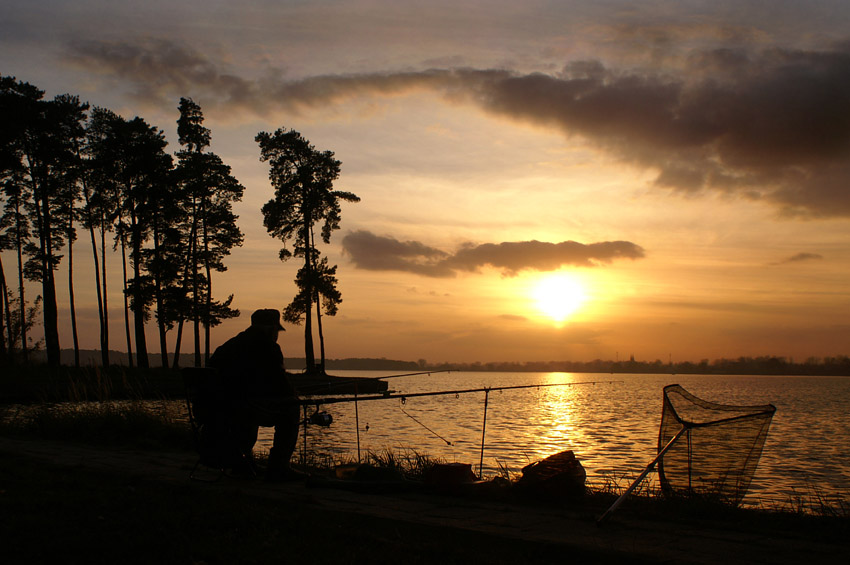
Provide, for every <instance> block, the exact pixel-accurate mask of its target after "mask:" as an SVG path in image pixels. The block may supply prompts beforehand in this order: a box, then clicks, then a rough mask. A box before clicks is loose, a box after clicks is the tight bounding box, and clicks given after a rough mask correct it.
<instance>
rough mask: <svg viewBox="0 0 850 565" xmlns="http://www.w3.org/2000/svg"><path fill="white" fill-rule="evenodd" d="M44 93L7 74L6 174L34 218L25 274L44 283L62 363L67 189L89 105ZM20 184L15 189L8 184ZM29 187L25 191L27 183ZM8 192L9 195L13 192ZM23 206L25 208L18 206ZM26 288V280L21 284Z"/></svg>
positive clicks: (54, 351) (51, 340)
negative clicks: (59, 288)
mask: <svg viewBox="0 0 850 565" xmlns="http://www.w3.org/2000/svg"><path fill="white" fill-rule="evenodd" d="M42 98H43V92H42V91H40V90H38V89H37V88H35V87H33V86H31V85H29V84H27V83H21V82H17V81H15V79H14V78H12V77H3V79H2V109H0V114H2V115H3V120H4V123H3V126H4V127H3V128H2V129H3V130H4V134H3V157H2V161H3V171H4V172H3V176H4V187H6V189H8V191H18V190H20V192H18V193H17V195H18V197H19V198H20V202H19V204H22V205H23V206H22V208H23V209H24V210H25V211H26V213H27V214H28V215H29V217H30V225H31V226H32V228H33V235H34V236H35V238H36V239H35V241H27V242H25V243H24V245H23V252H24V253H25V254H26V255H27V261H26V263H25V264H24V268H23V271H24V275H25V276H26V278H28V279H30V280H33V281H37V282H41V287H42V297H43V303H44V309H43V312H44V317H43V323H44V338H45V343H46V346H47V361H48V364H50V365H59V362H60V359H59V329H58V309H57V302H56V284H55V280H54V271H55V270H56V268H57V266H58V265H59V261H60V260H61V258H62V256H61V255H59V251H60V249H61V248H62V246H63V245H64V237H65V229H66V225H67V221H66V218H65V216H66V215H67V207H66V206H64V203H65V202H66V201H67V197H66V193H67V191H68V190H71V187H72V186H73V185H74V184H75V180H74V179H73V175H74V174H75V172H76V168H75V167H74V158H75V148H76V147H77V146H78V144H79V142H80V139H81V138H82V136H83V122H84V120H85V118H86V115H85V113H86V111H87V110H88V104H83V103H81V102H80V100H79V98H78V97H76V96H71V95H68V94H63V95H61V96H57V97H55V98H54V99H53V100H50V101H45V100H43V99H42ZM15 184H17V185H20V186H19V187H17V188H12V187H10V186H9V185H15ZM23 187H25V190H24V188H23ZM8 191H7V196H8V194H9V192H8ZM19 210H20V208H19ZM20 287H21V290H22V289H23V285H20ZM19 294H20V296H19V298H20V299H21V307H20V309H21V312H22V323H21V324H20V325H21V331H22V343H23V345H22V349H23V350H24V352H25V351H26V341H27V340H26V337H25V335H24V333H25V332H26V328H27V324H26V320H25V314H24V312H26V302H25V301H24V300H23V293H22V292H21V293H19Z"/></svg>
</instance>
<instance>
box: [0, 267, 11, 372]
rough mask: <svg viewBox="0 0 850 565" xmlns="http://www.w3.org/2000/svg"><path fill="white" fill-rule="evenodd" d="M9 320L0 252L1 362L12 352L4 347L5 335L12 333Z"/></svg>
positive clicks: (7, 296) (4, 273)
mask: <svg viewBox="0 0 850 565" xmlns="http://www.w3.org/2000/svg"><path fill="white" fill-rule="evenodd" d="M11 321H12V318H11V316H9V293H8V292H7V290H6V272H5V271H4V270H3V256H2V254H0V361H2V362H5V361H6V360H7V359H8V358H10V356H11V354H12V349H11V347H10V348H7V347H6V343H7V341H6V336H7V335H10V334H11V333H12V326H11V324H10V322H11ZM10 342H11V340H10Z"/></svg>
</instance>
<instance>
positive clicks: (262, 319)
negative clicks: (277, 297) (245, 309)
mask: <svg viewBox="0 0 850 565" xmlns="http://www.w3.org/2000/svg"><path fill="white" fill-rule="evenodd" d="M251 325H252V326H269V327H273V328H275V329H277V330H280V331H286V329H284V327H283V326H281V325H280V312H278V311H277V310H274V309H272V308H265V309H262V310H255V311H254V313H253V314H251Z"/></svg>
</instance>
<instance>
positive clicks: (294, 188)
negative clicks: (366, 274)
mask: <svg viewBox="0 0 850 565" xmlns="http://www.w3.org/2000/svg"><path fill="white" fill-rule="evenodd" d="M255 141H256V142H257V143H258V144H259V146H260V161H263V162H268V163H269V164H270V171H269V179H270V180H271V183H272V186H273V187H274V189H275V193H274V198H273V199H271V200H269V201H268V202H267V203H266V204H265V205H263V208H262V212H263V224H264V225H265V227H266V230H267V231H268V232H269V234H270V235H272V236H273V237H276V238H278V239H280V240H281V241H282V242H283V243H284V247H283V248H282V249H281V250H280V259H281V260H282V261H286V260H288V259H290V258H291V257H293V256H294V257H300V258H302V259H303V266H302V267H301V268H300V269H299V273H298V278H297V281H299V282H298V283H297V284H298V286H299V292H298V294H296V296H295V298H294V299H293V301H292V303H291V304H290V305H289V306H287V307H286V309H285V313H288V316H289V318H288V319H289V320H301V319H303V320H304V322H305V324H304V353H305V357H306V363H307V372H316V365H315V353H314V349H313V326H312V318H313V316H312V305H313V303H314V302H315V299H316V296H317V294H316V293H317V287H318V279H317V277H316V272H317V265H320V264H321V262H320V260H319V259H318V250H317V249H316V246H315V244H314V241H313V236H312V233H313V231H312V230H313V226H315V225H316V224H318V223H319V222H322V230H321V238H322V241H324V242H325V243H330V237H331V233H332V232H333V231H334V230H336V229H338V228H339V221H340V213H341V210H340V201H341V200H344V201H348V202H359V200H360V198H358V197H357V196H356V195H354V194H352V193H350V192H342V191H336V190H333V183H334V181H335V180H336V179H337V178H339V171H340V162H339V161H337V160H336V159H335V158H334V154H333V152H332V151H318V150H317V149H316V148H315V147H314V146H313V145H311V144H310V143H309V142H308V141H307V140H306V139H305V138H304V137H303V136H302V135H301V134H300V133H299V132H297V131H295V130H286V129H283V128H280V129H278V130H277V131H276V132H275V133H273V134H270V133H267V132H260V133H259V134H257V136H256V138H255ZM289 242H292V245H293V250H292V251H290V250H289V249H288V248H287V247H286V245H287V243H289Z"/></svg>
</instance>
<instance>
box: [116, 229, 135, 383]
mask: <svg viewBox="0 0 850 565" xmlns="http://www.w3.org/2000/svg"><path fill="white" fill-rule="evenodd" d="M119 229H121V230H122V232H121V267H122V271H123V273H124V332H125V334H126V335H127V365H128V366H129V367H131V368H132V367H133V341H132V339H131V338H130V299H129V297H128V296H127V246H126V244H125V241H124V232H123V228H121V227H119Z"/></svg>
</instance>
